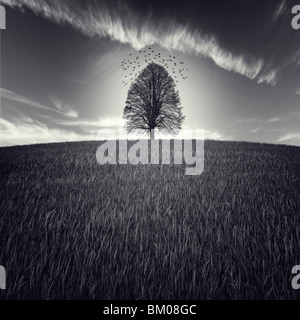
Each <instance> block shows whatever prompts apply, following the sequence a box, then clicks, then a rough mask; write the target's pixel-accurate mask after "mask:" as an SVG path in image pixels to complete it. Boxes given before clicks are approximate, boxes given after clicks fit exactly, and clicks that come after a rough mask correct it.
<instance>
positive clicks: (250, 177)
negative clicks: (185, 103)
mask: <svg viewBox="0 0 300 320" xmlns="http://www.w3.org/2000/svg"><path fill="white" fill-rule="evenodd" d="M99 145H100V143H99V142H78V143H62V144H49V145H35V146H22V147H11V148H0V179H1V189H0V264H1V265H3V266H5V267H6V270H7V290H6V291H3V290H0V298H1V299H25V298H26V299H297V298H299V294H300V293H299V291H295V290H293V289H292V287H291V279H292V274H291V269H292V267H293V266H294V265H296V264H300V249H299V248H300V148H297V147H289V146H275V145H266V144H253V143H242V142H240V143H238V142H216V141H206V142H205V171H204V173H202V175H200V176H186V175H185V174H184V171H185V169H184V168H185V165H182V166H181V165H136V166H134V165H104V166H101V165H99V164H98V163H97V161H96V150H97V148H98V147H99Z"/></svg>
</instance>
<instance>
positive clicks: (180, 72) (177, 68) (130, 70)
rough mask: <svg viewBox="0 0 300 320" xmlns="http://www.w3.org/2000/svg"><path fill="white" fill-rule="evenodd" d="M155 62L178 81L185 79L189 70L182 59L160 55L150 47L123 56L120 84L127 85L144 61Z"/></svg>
mask: <svg viewBox="0 0 300 320" xmlns="http://www.w3.org/2000/svg"><path fill="white" fill-rule="evenodd" d="M152 62H154V63H157V64H160V65H162V66H163V67H165V68H166V69H167V70H168V71H169V73H170V74H171V76H173V77H174V79H175V82H176V83H178V82H179V80H180V79H182V80H185V79H187V78H188V77H187V75H186V72H187V71H188V70H189V69H188V68H186V67H185V66H184V62H183V61H178V60H177V59H176V57H175V56H173V55H169V56H162V55H161V53H160V52H158V53H156V52H155V50H153V49H152V48H146V49H142V50H139V51H138V52H137V53H136V54H132V53H130V54H129V56H128V57H127V58H124V59H123V60H122V63H121V68H122V69H123V70H124V71H125V72H126V73H125V76H124V80H123V81H122V84H123V85H124V86H127V85H128V84H129V83H130V82H131V81H133V80H134V79H135V78H136V77H137V76H138V75H139V73H140V71H141V67H143V68H144V66H145V63H146V64H147V65H148V64H150V63H152Z"/></svg>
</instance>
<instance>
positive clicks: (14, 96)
mask: <svg viewBox="0 0 300 320" xmlns="http://www.w3.org/2000/svg"><path fill="white" fill-rule="evenodd" d="M0 96H1V98H3V99H7V100H9V101H15V102H18V103H21V104H26V105H28V106H31V107H34V108H37V109H40V110H43V111H51V112H55V113H59V114H62V115H65V116H69V117H75V118H77V117H78V112H77V111H75V110H72V109H71V108H69V107H67V106H64V105H63V104H62V102H61V101H59V100H58V99H57V98H54V97H52V102H53V104H54V106H55V107H56V109H54V108H51V107H48V106H45V105H43V104H41V103H38V102H36V101H34V100H32V99H29V98H27V97H24V96H22V95H20V94H18V93H16V92H14V91H11V90H7V89H3V88H0Z"/></svg>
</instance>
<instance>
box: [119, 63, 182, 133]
mask: <svg viewBox="0 0 300 320" xmlns="http://www.w3.org/2000/svg"><path fill="white" fill-rule="evenodd" d="M181 110H182V107H181V106H180V98H179V93H178V91H177V90H176V87H175V82H174V80H173V78H172V77H171V76H170V75H169V73H168V71H167V70H166V69H165V68H164V67H163V66H161V65H158V64H156V63H153V62H152V63H150V64H148V66H147V67H146V68H145V69H143V70H142V71H141V73H140V74H139V75H138V77H137V78H136V79H135V80H134V81H133V83H132V84H131V86H130V88H129V91H128V95H127V101H126V106H125V108H124V119H126V120H127V131H128V133H130V132H139V133H140V132H147V133H148V134H149V135H150V136H151V138H154V136H152V135H151V133H152V132H153V131H151V130H153V129H155V128H157V129H158V130H162V129H165V130H166V131H167V132H172V134H178V133H179V130H180V129H181V126H182V123H183V121H184V119H185V117H184V116H183V115H182V111H181Z"/></svg>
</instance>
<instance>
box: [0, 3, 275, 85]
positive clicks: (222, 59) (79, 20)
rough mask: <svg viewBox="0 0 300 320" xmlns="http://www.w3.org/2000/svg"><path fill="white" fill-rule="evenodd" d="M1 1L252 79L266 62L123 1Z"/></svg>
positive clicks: (83, 29) (93, 33)
mask: <svg viewBox="0 0 300 320" xmlns="http://www.w3.org/2000/svg"><path fill="white" fill-rule="evenodd" d="M0 3H3V4H5V5H8V6H10V7H12V8H17V9H20V10H24V9H25V8H27V9H30V10H32V11H33V12H34V13H35V14H37V15H39V16H42V17H44V18H46V19H49V20H51V21H53V22H55V23H58V24H68V25H71V26H72V27H73V28H75V29H76V30H79V31H80V32H82V33H83V34H84V35H86V36H88V37H92V38H96V37H99V38H104V37H109V38H110V39H111V40H115V41H119V42H121V43H123V44H129V45H131V46H132V47H133V48H134V49H136V50H138V49H141V48H143V47H145V46H148V45H153V44H158V45H160V46H161V47H163V48H165V49H168V50H175V51H178V52H183V53H191V54H195V55H199V56H203V57H206V58H210V59H211V60H213V61H214V63H215V64H216V65H218V66H219V67H220V68H223V69H225V70H227V71H231V72H235V73H238V74H241V75H244V76H246V77H248V78H250V79H255V78H256V76H257V75H258V74H259V73H260V71H261V69H262V67H263V63H264V61H263V59H258V58H255V57H251V56H248V55H244V54H233V53H232V52H230V51H227V50H225V49H223V48H222V47H221V46H220V45H219V43H218V41H217V39H216V38H215V37H214V36H213V35H210V36H207V35H204V34H203V33H202V32H201V31H200V30H198V29H194V30H192V29H191V28H190V27H189V25H182V24H179V23H176V22H175V20H174V19H169V20H167V19H166V20H164V21H159V22H158V23H157V22H156V21H154V20H153V19H151V14H149V15H148V18H147V19H141V18H140V17H138V16H137V15H136V14H135V13H134V11H133V9H132V8H130V7H128V6H127V5H126V4H124V3H121V2H117V4H118V5H116V6H114V7H112V6H108V5H106V4H105V2H100V3H99V2H97V3H96V2H89V3H87V4H86V5H85V6H84V7H82V8H78V7H76V6H74V2H72V3H71V1H55V0H52V1H51V0H48V1H46V0H38V1H37V0H2V1H0ZM260 81H261V82H267V83H270V82H272V81H271V80H270V79H269V77H267V78H265V79H264V78H260Z"/></svg>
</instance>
